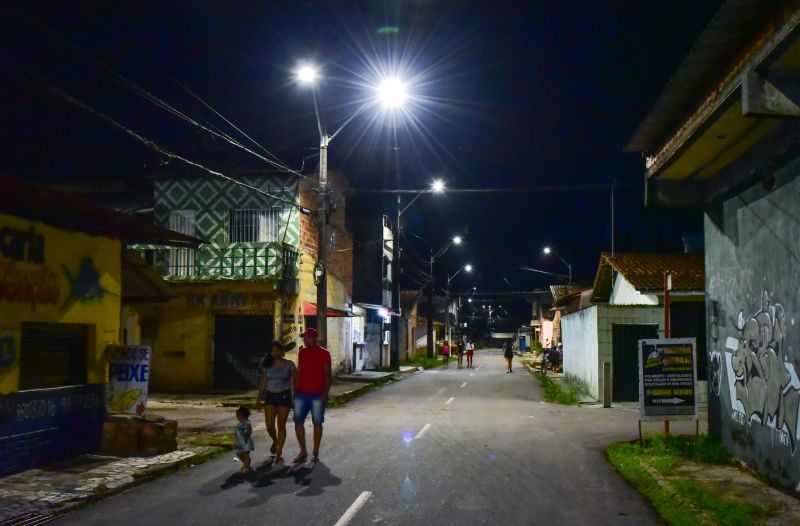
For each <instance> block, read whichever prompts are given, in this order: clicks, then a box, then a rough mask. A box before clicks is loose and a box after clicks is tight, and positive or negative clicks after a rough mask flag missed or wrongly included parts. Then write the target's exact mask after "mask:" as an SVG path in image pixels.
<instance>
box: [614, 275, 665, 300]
mask: <svg viewBox="0 0 800 526" xmlns="http://www.w3.org/2000/svg"><path fill="white" fill-rule="evenodd" d="M614 274H615V277H614V287H613V288H612V289H611V299H610V300H609V304H610V305H658V296H654V295H651V294H642V293H641V292H639V291H638V290H636V289H635V288H633V285H631V283H630V281H628V280H627V279H625V278H624V277H623V276H622V274H620V273H619V272H615V273H614Z"/></svg>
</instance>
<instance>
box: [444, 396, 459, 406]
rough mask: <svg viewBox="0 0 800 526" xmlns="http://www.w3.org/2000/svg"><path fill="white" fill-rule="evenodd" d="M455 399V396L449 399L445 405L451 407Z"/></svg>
mask: <svg viewBox="0 0 800 526" xmlns="http://www.w3.org/2000/svg"><path fill="white" fill-rule="evenodd" d="M455 399H456V397H455V396H451V397H450V398H448V399H447V402H445V403H444V405H450V403H451V402H452V401H453V400H455Z"/></svg>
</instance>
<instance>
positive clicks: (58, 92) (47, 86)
mask: <svg viewBox="0 0 800 526" xmlns="http://www.w3.org/2000/svg"><path fill="white" fill-rule="evenodd" d="M0 60H2V61H3V62H4V63H5V64H7V65H8V66H10V67H11V68H12V69H16V70H17V71H18V72H22V73H24V74H25V75H27V76H29V77H30V78H32V79H33V80H35V81H36V82H37V83H39V84H40V85H41V88H42V89H44V90H45V91H47V92H49V93H51V94H53V95H55V96H57V97H61V98H62V99H64V100H65V101H67V102H69V103H70V104H72V105H73V106H76V107H78V108H80V109H82V110H83V111H86V112H87V113H90V114H92V115H94V116H95V117H97V118H99V119H101V120H103V121H105V122H107V123H108V124H110V125H112V126H113V127H115V128H117V129H118V130H120V131H122V132H123V133H125V134H127V135H128V136H130V137H133V138H134V139H136V140H137V141H139V142H141V143H142V144H144V145H145V146H147V147H148V148H150V149H152V150H154V151H155V152H157V153H159V154H161V155H163V156H165V157H167V158H169V159H175V160H178V161H181V162H182V163H184V164H187V165H189V166H192V167H194V168H197V169H200V170H203V171H205V172H206V173H208V174H211V175H214V176H216V177H221V178H223V179H225V180H227V181H229V182H231V183H233V184H237V185H239V186H242V187H244V188H247V189H249V190H252V191H254V192H257V193H260V194H262V195H265V196H267V197H269V198H271V199H274V200H276V201H279V202H282V203H286V204H288V205H291V206H292V207H295V208H297V209H298V210H299V211H300V213H301V214H305V215H310V214H311V211H310V210H309V209H308V208H304V207H301V206H300V205H298V204H297V203H295V202H294V201H291V200H289V199H285V198H283V197H279V196H277V195H273V194H271V193H269V192H266V191H264V190H262V189H261V188H257V187H255V186H252V185H249V184H247V183H244V182H242V181H238V180H236V179H234V178H232V177H230V176H227V175H225V174H223V173H222V172H218V171H216V170H212V169H211V168H208V167H206V166H203V165H202V164H200V163H198V162H196V161H192V160H191V159H187V158H186V157H183V156H181V155H179V154H176V153H174V152H171V151H170V150H167V149H165V148H163V147H161V146H159V145H158V144H156V143H155V142H154V141H152V140H151V139H148V138H147V137H144V136H143V135H140V134H138V133H136V132H135V131H133V130H131V129H130V128H128V127H126V126H125V125H123V124H121V123H119V122H117V121H116V120H114V119H113V118H111V117H109V116H108V115H106V114H104V113H102V112H100V111H98V110H96V109H94V108H92V107H91V106H89V105H88V104H86V103H84V102H83V101H81V100H79V99H77V98H75V97H73V96H72V95H70V94H69V93H67V92H66V91H64V90H62V89H61V88H59V87H57V86H55V85H53V84H52V83H50V82H48V81H46V80H45V79H42V78H40V77H38V76H36V75H34V74H33V73H31V72H29V71H26V70H24V69H22V68H20V67H19V66H16V65H14V64H13V63H11V62H9V61H8V60H7V59H6V58H5V57H2V56H0Z"/></svg>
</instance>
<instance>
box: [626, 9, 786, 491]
mask: <svg viewBox="0 0 800 526" xmlns="http://www.w3.org/2000/svg"><path fill="white" fill-rule="evenodd" d="M798 56H800V5H798V3H797V2H795V1H769V2H765V1H757V0H745V1H728V2H726V3H724V4H723V6H722V7H721V8H720V10H719V12H718V13H717V14H716V15H715V16H714V18H713V19H712V20H711V23H710V24H709V26H708V28H706V30H705V31H704V32H703V34H702V35H701V36H700V38H699V39H698V41H697V42H696V43H695V45H694V46H693V47H692V48H691V51H690V52H689V54H688V55H687V56H686V58H685V59H684V61H683V63H682V64H681V66H680V67H679V68H678V70H677V71H676V72H675V73H674V75H673V76H672V79H671V80H670V81H669V83H668V84H667V86H666V87H665V88H664V91H663V93H662V94H661V96H660V97H659V98H658V100H657V101H656V103H655V104H654V106H653V108H652V109H651V110H650V112H649V113H648V114H647V115H646V116H645V117H644V120H643V121H642V123H641V124H640V125H639V128H638V129H637V131H636V133H635V134H634V136H633V137H632V138H631V140H630V142H629V143H628V145H627V147H626V149H627V150H628V151H631V152H636V153H639V154H642V155H643V156H644V157H645V158H646V162H645V169H646V177H645V181H646V187H647V192H646V195H647V202H648V204H649V205H651V206H681V207H694V208H696V209H698V210H703V211H704V213H705V254H706V260H705V273H706V283H705V285H706V319H707V320H708V325H709V331H708V337H709V341H708V346H707V347H706V349H704V350H705V351H707V354H708V362H709V367H710V371H709V427H710V430H711V433H712V434H713V435H714V436H717V437H720V438H721V439H722V441H723V442H724V443H725V445H726V446H727V447H728V449H729V450H730V451H731V452H732V453H733V454H734V455H736V456H737V457H739V458H740V459H742V460H744V461H746V462H747V463H748V464H749V465H751V466H752V467H754V468H755V469H757V470H759V471H761V472H762V473H764V474H765V475H767V476H769V477H770V478H772V479H774V480H777V481H780V482H781V483H782V484H784V485H785V486H786V487H789V488H793V489H794V488H795V487H796V486H797V485H798V483H800V452H798V449H800V448H798V441H800V426H799V425H798V424H800V380H798V374H799V373H798V371H800V323H796V321H797V320H798V319H800V295H799V294H798V293H797V290H798V283H800V278H799V277H798V270H797V269H798V240H800V126H798V117H800V96H798V90H797V87H798V81H797V78H798V77H797V75H798V74H799V73H800V61H798V60H797V57H798Z"/></svg>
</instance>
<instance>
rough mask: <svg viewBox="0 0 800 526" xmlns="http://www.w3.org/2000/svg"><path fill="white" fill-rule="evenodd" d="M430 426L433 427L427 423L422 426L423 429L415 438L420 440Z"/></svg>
mask: <svg viewBox="0 0 800 526" xmlns="http://www.w3.org/2000/svg"><path fill="white" fill-rule="evenodd" d="M430 428H431V425H430V424H425V425H424V426H422V429H420V430H419V433H417V436H415V437H414V440H419V439H420V438H422V435H424V434H425V433H426V432H427V431H428V429H430Z"/></svg>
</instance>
